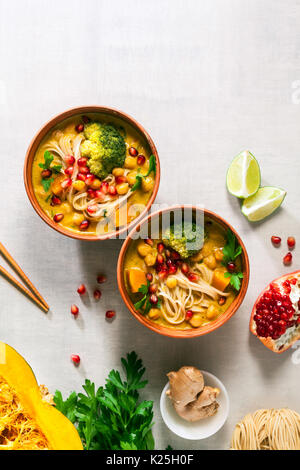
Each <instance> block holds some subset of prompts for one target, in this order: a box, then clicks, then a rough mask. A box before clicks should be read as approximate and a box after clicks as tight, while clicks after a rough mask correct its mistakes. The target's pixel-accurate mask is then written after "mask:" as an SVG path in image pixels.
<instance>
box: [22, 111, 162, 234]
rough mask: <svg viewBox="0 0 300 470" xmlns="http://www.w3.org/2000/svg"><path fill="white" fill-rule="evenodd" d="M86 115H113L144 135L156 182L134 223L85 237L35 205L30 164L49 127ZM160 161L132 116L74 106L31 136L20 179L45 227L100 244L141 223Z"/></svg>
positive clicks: (141, 127)
mask: <svg viewBox="0 0 300 470" xmlns="http://www.w3.org/2000/svg"><path fill="white" fill-rule="evenodd" d="M84 113H85V114H88V113H99V114H100V113H101V114H108V115H112V116H113V117H116V118H118V119H121V120H123V121H125V122H127V123H128V124H130V125H131V126H132V127H133V128H134V129H135V130H136V131H137V132H138V133H139V134H141V135H142V136H143V138H144V139H145V140H146V142H147V144H148V145H149V147H150V150H151V154H153V155H154V156H155V159H156V175H155V182H154V188H153V191H152V194H151V196H150V198H149V201H148V202H147V204H146V207H145V208H144V210H143V212H142V213H141V214H140V215H139V216H138V217H136V218H135V219H134V220H132V221H131V222H130V223H129V224H128V225H126V226H125V227H122V228H121V229H120V230H115V231H113V232H110V233H108V234H104V235H100V236H99V235H98V236H97V235H88V234H87V233H84V232H82V233H76V232H72V231H71V230H69V229H67V228H65V227H63V226H61V225H59V224H56V223H55V222H54V221H53V220H52V219H51V218H50V217H49V216H48V215H47V214H46V212H44V211H43V209H42V208H41V206H40V205H39V203H38V200H37V198H36V196H35V192H34V189H33V184H32V163H33V159H34V156H35V153H36V150H37V148H38V146H39V145H40V143H41V141H42V140H43V138H44V137H45V135H46V134H47V133H48V132H50V131H51V129H52V128H54V127H55V126H56V125H57V124H59V123H61V122H63V121H64V120H66V119H68V118H70V117H72V116H74V115H77V114H84ZM160 171H161V170H160V161H159V156H158V152H157V149H156V146H155V144H154V142H153V140H152V138H151V137H150V135H149V134H148V132H147V131H146V130H145V129H144V127H143V126H142V125H141V124H140V123H139V122H138V121H136V120H135V119H134V118H133V117H131V116H130V115H129V114H127V113H125V112H124V111H121V110H119V109H115V108H111V107H109V106H98V105H86V106H76V107H73V108H69V109H67V110H65V111H62V112H61V113H58V114H56V115H55V116H53V117H52V118H50V119H49V120H48V121H47V122H46V123H45V124H43V125H42V126H41V127H40V129H39V130H38V131H37V132H36V134H35V135H34V137H33V138H32V140H31V142H30V144H29V146H28V149H27V151H26V155H25V161H24V169H23V178H24V185H25V190H26V193H27V196H28V198H29V201H30V203H31V205H32V207H33V209H34V210H35V212H36V213H37V214H38V215H39V216H40V218H41V219H42V220H43V221H44V222H46V224H47V225H49V226H50V227H51V228H53V229H54V230H56V231H57V232H59V233H61V234H63V235H65V236H67V237H69V238H74V239H77V240H86V241H102V240H108V239H111V238H119V236H120V235H121V234H123V233H125V232H127V233H128V232H129V231H130V230H131V229H132V228H133V227H134V225H135V224H136V223H138V221H139V220H141V219H142V218H143V217H144V216H145V215H146V214H147V212H148V211H149V209H150V207H151V206H152V204H153V202H154V200H155V198H156V195H157V192H158V189H159V184H160Z"/></svg>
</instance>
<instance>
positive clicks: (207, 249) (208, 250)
mask: <svg viewBox="0 0 300 470" xmlns="http://www.w3.org/2000/svg"><path fill="white" fill-rule="evenodd" d="M201 252H202V255H203V257H204V258H206V256H209V255H211V254H212V252H213V247H212V243H211V242H210V241H209V240H208V241H207V242H204V244H203V248H202V250H201Z"/></svg>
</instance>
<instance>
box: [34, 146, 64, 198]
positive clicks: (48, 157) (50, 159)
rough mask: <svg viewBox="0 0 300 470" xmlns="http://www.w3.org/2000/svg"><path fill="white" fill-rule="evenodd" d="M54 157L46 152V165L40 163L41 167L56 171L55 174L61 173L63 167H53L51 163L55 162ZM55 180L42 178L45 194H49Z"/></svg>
mask: <svg viewBox="0 0 300 470" xmlns="http://www.w3.org/2000/svg"><path fill="white" fill-rule="evenodd" d="M53 158H54V157H53V155H51V153H50V152H49V151H48V150H46V152H45V153H44V161H45V163H39V167H40V168H42V169H43V170H51V171H54V172H55V173H59V172H60V170H61V169H62V165H52V166H51V163H52V162H53ZM53 181H54V178H42V185H43V188H44V191H45V193H47V192H48V191H49V189H50V186H51V183H53Z"/></svg>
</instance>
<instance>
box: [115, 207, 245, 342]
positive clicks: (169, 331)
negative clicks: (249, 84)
mask: <svg viewBox="0 0 300 470" xmlns="http://www.w3.org/2000/svg"><path fill="white" fill-rule="evenodd" d="M183 208H184V209H187V210H192V211H196V212H200V214H201V215H202V216H203V215H204V217H207V218H209V219H210V220H212V221H215V222H217V223H218V224H219V225H220V226H222V227H224V228H225V229H228V228H229V229H230V230H232V232H233V233H234V234H235V236H236V238H237V240H238V242H239V244H240V245H241V247H242V255H241V256H242V264H243V275H244V278H243V280H242V286H241V289H240V291H239V293H238V295H237V296H236V298H235V299H234V301H233V302H232V304H231V305H230V306H229V307H228V309H227V310H226V311H225V312H224V313H223V314H222V315H220V316H219V317H218V319H217V320H216V321H214V322H211V323H209V324H207V325H205V326H202V327H199V328H193V329H189V330H183V329H182V330H180V329H175V328H168V327H166V326H163V325H158V324H156V323H153V322H151V321H150V320H149V319H148V318H146V317H144V316H143V315H141V314H140V313H139V312H138V311H136V310H135V308H134V306H133V303H132V301H131V299H130V296H129V295H128V292H127V289H126V285H125V280H124V261H125V255H126V253H127V250H128V248H129V246H130V244H131V243H132V242H133V240H134V239H135V238H136V236H137V232H138V231H140V230H141V229H143V228H144V229H145V226H146V224H149V223H150V222H151V223H152V222H153V221H154V219H155V218H159V217H160V215H161V214H163V213H166V212H173V211H174V212H176V211H178V210H180V211H181V210H182V209H183ZM154 225H155V223H154ZM249 276H250V268H249V259H248V254H247V251H246V248H245V245H244V243H243V242H242V240H241V238H240V236H239V235H238V233H237V232H236V230H235V229H234V228H233V227H231V225H229V223H228V222H226V221H225V220H224V219H223V218H222V217H220V216H219V215H217V214H215V213H214V212H211V211H209V210H206V209H200V208H197V207H195V206H173V207H169V208H166V209H162V210H160V211H157V212H155V213H153V214H150V215H148V216H147V217H145V218H144V219H143V220H142V221H141V222H140V223H139V224H138V225H137V226H135V227H134V229H133V230H132V231H131V232H130V233H129V235H128V237H127V239H126V240H125V242H124V244H123V246H122V248H121V251H120V255H119V259H118V266H117V277H118V286H119V290H120V293H121V295H122V298H123V300H124V302H125V304H126V306H127V308H128V309H129V310H130V312H131V313H132V315H133V316H134V317H135V318H136V319H137V320H138V321H139V322H140V323H142V325H144V326H146V327H147V328H149V329H150V330H152V331H155V332H156V333H159V334H161V335H165V336H170V337H172V338H195V337H196V336H202V335H206V334H207V333H210V332H212V331H214V330H216V329H218V328H219V327H220V326H222V325H224V323H226V322H227V321H228V320H229V318H231V317H232V315H234V313H235V312H236V311H237V310H238V308H239V307H240V305H241V303H242V301H243V299H244V297H245V295H246V292H247V288H248V283H249Z"/></svg>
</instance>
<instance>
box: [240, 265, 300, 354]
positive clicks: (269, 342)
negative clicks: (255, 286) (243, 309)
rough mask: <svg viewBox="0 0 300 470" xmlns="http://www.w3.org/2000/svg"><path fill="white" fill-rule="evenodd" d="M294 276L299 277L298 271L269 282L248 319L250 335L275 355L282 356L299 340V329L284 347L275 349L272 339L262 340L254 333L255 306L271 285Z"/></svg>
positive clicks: (278, 283)
mask: <svg viewBox="0 0 300 470" xmlns="http://www.w3.org/2000/svg"><path fill="white" fill-rule="evenodd" d="M295 276H298V277H300V270H298V271H294V272H292V273H289V274H285V275H284V276H281V277H278V278H276V279H274V280H273V281H271V282H270V283H269V284H268V286H267V287H266V288H265V289H264V290H263V291H262V292H261V293H260V295H259V296H258V297H257V299H256V301H255V304H254V307H253V309H252V313H251V317H250V324H249V329H250V331H251V333H252V334H253V335H254V336H256V337H257V338H258V339H259V340H260V341H261V342H262V343H263V345H264V346H266V347H267V348H268V349H270V350H271V351H273V352H275V353H276V354H282V353H283V352H284V351H287V349H289V348H290V347H291V346H292V345H293V344H294V343H295V342H296V341H297V340H298V339H300V329H299V331H295V334H294V336H293V337H292V339H291V340H290V341H289V343H288V344H287V345H286V346H284V347H283V348H281V349H280V350H278V349H276V348H275V344H276V342H275V341H274V340H273V339H272V338H270V337H268V338H263V337H261V336H258V334H257V332H256V322H255V321H254V315H255V313H256V306H257V304H258V302H259V301H260V299H261V297H262V296H263V295H264V293H265V292H266V291H268V290H269V288H270V285H271V284H273V283H274V284H277V285H281V284H282V283H283V282H284V281H286V280H287V279H290V278H293V277H295Z"/></svg>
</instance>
